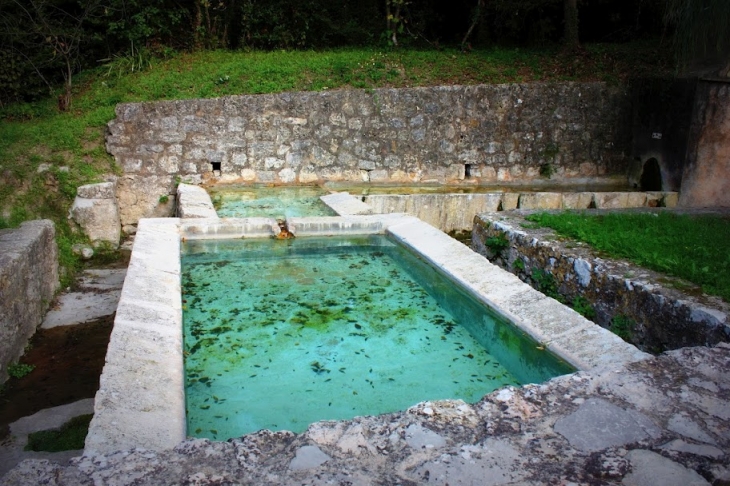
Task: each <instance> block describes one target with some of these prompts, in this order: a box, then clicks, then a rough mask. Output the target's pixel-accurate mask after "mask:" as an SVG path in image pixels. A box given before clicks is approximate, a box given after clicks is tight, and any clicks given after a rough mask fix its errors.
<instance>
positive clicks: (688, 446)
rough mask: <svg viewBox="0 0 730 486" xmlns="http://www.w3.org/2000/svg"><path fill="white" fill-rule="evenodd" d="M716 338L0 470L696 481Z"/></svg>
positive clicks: (728, 354)
mask: <svg viewBox="0 0 730 486" xmlns="http://www.w3.org/2000/svg"><path fill="white" fill-rule="evenodd" d="M729 368H730V345H728V344H726V343H721V344H718V345H717V346H715V347H714V348H709V347H696V348H684V349H680V350H676V351H670V352H668V353H665V354H663V355H661V356H659V357H656V358H651V359H648V360H643V361H640V362H636V363H631V364H628V365H626V366H624V367H621V366H616V367H613V368H611V367H609V368H603V369H602V370H593V371H584V372H578V373H574V374H572V375H566V376H562V377H559V378H555V379H553V380H551V381H550V382H548V383H545V384H542V385H526V386H524V387H521V388H511V387H510V388H504V389H501V390H498V391H495V392H494V393H491V394H490V395H487V396H486V397H484V398H483V399H482V400H481V401H480V402H478V403H476V404H473V405H469V404H466V403H463V402H460V401H439V402H424V403H420V404H417V405H415V406H413V407H412V408H410V409H408V410H407V411H405V412H400V413H395V414H389V415H382V416H377V417H358V418H355V419H353V420H351V421H345V422H320V423H316V424H313V425H311V426H310V427H309V429H308V430H307V431H306V432H304V433H302V434H299V435H295V434H293V433H290V432H285V431H280V432H270V431H261V432H258V433H255V434H251V435H247V436H244V437H242V438H239V439H233V440H230V441H227V442H210V441H208V440H205V439H192V440H187V441H184V442H182V443H180V444H179V445H178V446H176V447H175V448H174V449H171V450H166V451H161V452H153V451H149V450H143V449H134V450H129V451H121V452H115V453H109V454H105V455H91V456H84V457H80V458H76V459H73V460H72V461H71V464H70V465H68V466H61V465H58V464H55V463H52V462H50V461H46V460H27V461H24V462H23V463H22V464H20V465H19V466H18V467H16V468H15V469H14V470H12V471H11V472H10V473H8V474H7V475H6V476H5V477H4V478H3V479H2V481H0V484H3V485H7V486H15V485H17V486H20V485H23V486H26V485H36V484H38V485H40V484H52V485H68V486H70V485H74V486H76V485H92V484H93V485H133V484H134V485H148V484H149V485H167V484H169V485H173V484H174V485H178V484H185V485H234V484H257V485H261V484H302V485H326V484H337V485H359V484H381V485H391V484H392V485H396V484H401V485H415V484H443V485H445V484H449V485H452V486H454V485H500V484H525V485H541V484H562V485H575V484H586V485H601V484H624V485H639V486H648V485H658V484H661V485H669V486H671V485H678V486H679V485H681V486H687V485H707V484H716V485H722V484H728V481H730V468H728V452H729V451H730V374H728V373H727V371H728V369H729Z"/></svg>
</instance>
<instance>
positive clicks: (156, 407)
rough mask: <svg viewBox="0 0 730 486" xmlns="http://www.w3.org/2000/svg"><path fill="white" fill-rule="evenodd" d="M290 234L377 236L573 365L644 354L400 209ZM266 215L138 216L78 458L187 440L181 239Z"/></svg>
mask: <svg viewBox="0 0 730 486" xmlns="http://www.w3.org/2000/svg"><path fill="white" fill-rule="evenodd" d="M288 228H289V230H290V231H292V232H293V233H294V234H295V235H297V236H300V237H301V236H308V235H317V236H323V235H336V234H372V233H385V234H388V235H390V236H391V237H392V238H394V239H395V240H396V241H399V242H400V243H401V244H403V245H405V246H406V247H407V248H410V249H411V250H412V251H413V252H415V253H416V254H417V255H420V256H421V257H422V258H424V259H425V260H426V261H428V262H430V263H431V264H432V265H434V267H436V269H437V270H439V271H440V272H442V273H443V274H444V275H446V276H447V277H448V278H450V279H451V280H453V281H454V282H457V283H458V284H460V285H462V286H463V287H464V289H465V290H466V291H467V292H469V293H471V294H472V295H474V296H475V297H476V298H477V299H479V300H481V301H483V302H485V303H486V304H488V305H490V306H491V307H492V308H493V309H494V310H495V311H496V312H497V313H498V314H500V315H502V316H503V317H505V318H507V319H508V320H510V321H512V322H513V323H514V324H515V325H516V326H517V327H518V328H520V329H522V330H524V331H525V332H527V333H528V334H530V335H531V336H532V337H533V338H534V339H535V340H536V341H538V342H539V343H540V344H541V346H544V347H545V348H546V349H548V350H550V351H552V352H553V353H555V354H556V355H558V356H559V357H561V358H563V359H565V360H566V361H567V362H569V363H570V364H571V365H573V366H574V367H576V368H578V369H593V368H601V367H606V366H618V365H620V364H623V363H627V362H632V361H637V360H642V359H645V358H647V357H648V356H649V355H647V354H646V353H643V352H641V351H639V350H638V349H636V348H635V347H634V346H632V345H630V344H627V343H625V342H624V341H622V340H621V339H619V338H618V337H616V336H615V335H613V334H612V333H610V332H609V331H606V330H604V329H602V328H600V327H599V326H597V325H595V324H593V323H592V322H590V321H588V320H586V319H585V318H583V317H582V316H580V315H579V314H578V313H576V312H575V311H573V310H571V309H569V308H567V307H565V306H563V305H562V304H560V303H558V302H557V301H555V300H553V299H551V298H548V297H546V296H544V295H543V294H541V293H540V292H537V291H536V290H534V289H532V288H531V287H530V286H529V285H527V284H525V283H523V282H521V281H520V280H519V279H518V278H517V277H516V276H514V275H512V274H510V273H509V272H506V271H504V270H502V269H500V268H499V267H497V266H495V265H492V264H491V263H489V262H488V261H487V260H486V259H485V258H483V257H482V256H480V255H478V254H476V253H474V252H473V251H471V250H470V249H469V248H467V247H465V246H464V245H462V244H460V243H458V242H457V241H456V240H453V239H452V238H450V237H448V236H447V235H446V234H445V233H443V232H441V231H439V230H437V229H436V228H434V227H432V226H430V225H428V224H426V223H424V222H422V221H420V220H418V219H417V218H414V217H411V216H406V215H397V214H392V215H380V216H348V217H322V218H292V219H290V220H289V221H288ZM276 229H278V226H277V225H276V222H275V221H273V220H271V219H266V218H250V219H241V220H238V219H228V218H226V219H217V218H212V219H188V220H182V219H179V218H165V219H144V220H142V221H141V222H140V225H139V231H138V233H137V236H136V238H135V243H134V248H133V251H132V258H131V260H130V264H129V270H128V273H127V278H126V279H125V282H124V287H123V289H122V294H121V298H120V301H119V307H118V309H117V315H116V318H115V321H114V330H113V331H112V335H111V340H110V343H109V348H108V351H107V356H106V364H105V366H104V370H103V372H102V376H101V380H100V388H99V391H98V392H97V395H96V400H95V404H94V418H93V419H92V422H91V424H90V427H89V433H88V435H87V438H86V447H85V449H84V452H85V454H86V455H91V454H98V453H109V452H114V451H118V450H125V449H131V448H134V447H142V448H146V449H153V450H163V449H169V448H172V447H174V446H175V445H176V444H178V443H179V442H180V441H182V440H184V439H185V436H186V433H185V396H184V383H183V373H184V371H183V354H182V353H183V352H182V349H183V348H182V297H181V293H180V292H181V288H180V242H181V240H182V239H183V238H186V239H192V238H222V237H226V238H242V237H243V238H246V237H274V236H275V235H276Z"/></svg>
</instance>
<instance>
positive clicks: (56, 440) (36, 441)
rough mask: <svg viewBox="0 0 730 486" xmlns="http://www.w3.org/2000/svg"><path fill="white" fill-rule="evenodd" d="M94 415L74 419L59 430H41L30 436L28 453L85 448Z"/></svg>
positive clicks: (26, 448) (26, 447)
mask: <svg viewBox="0 0 730 486" xmlns="http://www.w3.org/2000/svg"><path fill="white" fill-rule="evenodd" d="M92 417H93V414H88V415H79V416H78V417H74V418H72V419H71V420H69V421H68V422H66V423H65V424H63V426H61V428H60V429H58V430H41V431H38V432H33V433H32V434H29V435H28V444H27V445H26V446H25V450H26V451H36V452H40V451H45V452H60V451H75V450H79V449H83V448H84V440H85V439H86V434H88V432H89V423H90V422H91V418H92Z"/></svg>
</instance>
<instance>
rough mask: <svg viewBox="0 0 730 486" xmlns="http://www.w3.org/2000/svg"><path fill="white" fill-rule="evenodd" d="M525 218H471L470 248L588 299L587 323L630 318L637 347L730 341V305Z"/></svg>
mask: <svg viewBox="0 0 730 486" xmlns="http://www.w3.org/2000/svg"><path fill="white" fill-rule="evenodd" d="M524 214H526V213H525V212H522V211H515V212H510V213H509V214H508V213H485V214H481V215H479V216H477V217H476V218H475V219H474V229H473V232H472V246H473V248H474V250H475V251H477V252H478V253H480V254H482V255H484V256H486V257H487V258H488V259H489V260H490V261H491V262H492V263H495V264H497V265H499V266H501V267H502V268H504V269H505V270H509V271H511V272H512V273H514V274H516V275H517V276H519V277H520V279H522V280H523V281H525V282H528V283H530V284H532V285H533V286H534V287H536V288H538V287H540V284H542V285H543V286H544V285H545V282H544V280H545V274H544V273H543V274H542V278H541V276H540V275H539V274H538V272H539V271H542V272H547V273H548V274H549V275H551V276H552V277H551V278H552V281H553V282H554V285H555V290H556V291H557V292H558V293H559V294H560V295H561V296H562V297H563V298H564V299H565V301H567V302H569V303H570V302H574V301H575V299H576V298H577V297H579V296H580V297H582V298H584V299H586V301H587V302H588V303H589V304H590V305H591V306H592V307H593V309H594V310H595V313H596V316H595V317H594V319H593V320H594V321H595V322H597V323H598V324H600V325H601V326H603V327H609V326H610V324H611V320H612V319H613V318H614V317H616V316H619V315H621V316H624V317H626V318H629V319H630V322H631V323H632V324H631V328H630V329H628V330H627V331H628V332H629V334H630V339H631V342H632V343H633V344H635V345H637V346H639V348H641V349H644V350H648V351H653V352H659V351H664V350H666V349H676V348H680V347H684V346H697V345H710V344H715V343H718V342H721V341H730V319H728V316H730V305H728V304H727V303H725V302H723V301H722V300H721V299H720V298H718V297H711V296H705V295H703V294H702V292H701V289H699V288H697V287H696V286H694V285H692V284H690V283H688V282H686V281H682V280H681V279H678V278H672V277H668V276H666V275H662V274H659V273H657V272H653V271H651V270H646V269H644V268H641V267H637V266H635V265H633V264H631V263H629V262H626V261H621V260H614V259H609V258H602V257H599V256H598V255H597V254H596V252H594V251H592V250H591V249H590V248H588V247H587V245H584V244H581V243H576V242H573V241H565V240H564V239H560V238H558V237H557V235H556V234H555V233H554V232H553V231H552V230H551V229H548V228H533V227H532V225H530V224H529V223H528V222H526V221H525V220H524V218H523V215H524ZM525 223H527V224H525ZM490 238H494V239H492V240H491V241H490ZM499 240H502V241H503V242H504V243H503V244H499V243H500V241H499ZM495 243H496V244H495ZM505 245H506V247H505ZM675 287H678V288H682V289H686V290H684V291H679V290H677V289H676V288H675ZM690 294H691V295H690Z"/></svg>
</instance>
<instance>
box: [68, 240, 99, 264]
mask: <svg viewBox="0 0 730 486" xmlns="http://www.w3.org/2000/svg"><path fill="white" fill-rule="evenodd" d="M71 251H72V252H73V254H74V255H78V256H80V257H81V259H82V260H89V259H91V257H93V256H94V249H93V248H92V247H91V246H90V245H87V244H84V243H74V244H73V246H72V247H71Z"/></svg>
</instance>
